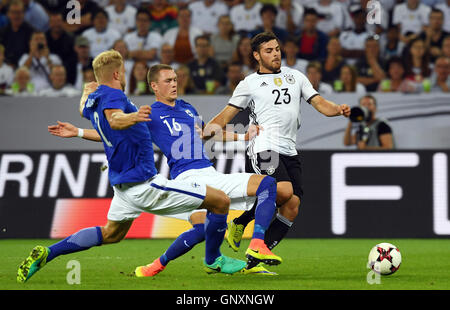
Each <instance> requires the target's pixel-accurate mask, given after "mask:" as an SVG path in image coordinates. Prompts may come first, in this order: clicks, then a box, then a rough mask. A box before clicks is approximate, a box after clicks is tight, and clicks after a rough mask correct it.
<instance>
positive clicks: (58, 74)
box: [38, 65, 81, 97]
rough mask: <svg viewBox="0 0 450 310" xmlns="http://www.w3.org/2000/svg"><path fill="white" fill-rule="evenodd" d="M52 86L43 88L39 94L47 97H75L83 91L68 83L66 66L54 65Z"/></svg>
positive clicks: (51, 73) (51, 79)
mask: <svg viewBox="0 0 450 310" xmlns="http://www.w3.org/2000/svg"><path fill="white" fill-rule="evenodd" d="M50 81H51V87H49V88H45V89H42V90H41V91H40V92H39V93H38V95H39V96H45V97H74V96H79V95H81V91H80V90H77V89H75V88H74V87H72V86H71V85H69V84H67V79H66V68H64V66H63V65H54V66H52V69H51V71H50Z"/></svg>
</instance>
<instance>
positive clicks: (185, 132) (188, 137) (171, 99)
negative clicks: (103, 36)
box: [49, 65, 281, 276]
mask: <svg viewBox="0 0 450 310" xmlns="http://www.w3.org/2000/svg"><path fill="white" fill-rule="evenodd" d="M148 81H149V83H150V86H151V87H152V89H153V90H154V92H155V95H156V100H157V101H156V102H155V103H154V104H153V105H152V106H151V108H152V114H151V117H152V121H151V122H148V123H146V124H147V126H148V127H149V129H150V132H151V134H152V137H153V141H154V142H155V144H156V145H157V146H158V147H159V148H160V149H161V151H162V152H163V153H164V155H165V156H166V157H167V159H168V165H169V167H170V175H171V178H172V179H174V180H176V181H186V182H188V181H190V180H195V181H200V182H203V183H205V184H207V185H209V186H212V187H214V188H217V189H220V190H223V191H224V192H225V193H226V194H227V195H228V196H229V197H230V198H231V205H230V209H235V210H247V209H249V208H251V207H252V204H253V203H254V201H255V197H258V203H257V207H256V211H255V229H254V233H253V236H252V241H251V243H250V246H249V248H248V249H247V252H246V254H247V256H251V257H254V258H257V259H259V260H260V261H262V262H264V263H266V264H271V265H275V264H279V263H280V262H281V258H279V257H278V256H276V255H274V254H273V253H272V252H271V251H270V250H268V249H267V247H266V245H265V244H264V235H265V230H266V229H267V227H268V226H269V224H270V221H271V219H272V217H273V215H274V212H275V200H276V191H277V188H276V186H275V184H276V183H275V179H273V178H272V177H269V176H262V175H257V174H250V173H234V174H222V173H219V172H217V171H216V170H215V169H214V168H213V167H212V162H211V161H210V160H209V158H208V156H207V155H206V153H205V150H204V147H203V144H202V140H201V137H200V135H199V133H198V132H197V131H196V129H195V127H196V126H198V127H202V125H203V122H202V121H201V120H200V119H199V115H198V113H197V111H196V110H195V108H194V107H193V106H192V105H190V104H189V103H187V102H185V101H183V100H180V99H177V82H176V74H175V72H174V70H173V69H172V68H171V67H170V66H167V65H156V66H153V67H152V68H150V70H149V73H148ZM49 130H50V132H51V133H52V134H54V135H57V136H61V137H74V136H76V135H77V132H78V129H77V128H76V127H74V126H73V125H71V124H68V123H59V124H58V125H56V126H50V127H49ZM92 131H93V130H89V129H84V133H85V136H84V138H86V139H90V140H96V141H99V137H97V138H92V136H93V135H95V132H94V133H93V134H92ZM237 138H238V135H237V134H236V133H228V132H223V133H222V139H223V140H224V141H227V140H232V141H235V140H237ZM168 216H171V217H175V218H178V219H183V220H189V221H190V222H191V224H192V225H193V228H192V229H191V230H188V231H186V232H184V233H183V234H181V235H180V236H179V237H178V238H177V239H176V240H175V242H174V243H173V244H172V245H171V246H170V247H169V249H168V250H167V251H166V252H165V253H164V254H163V255H162V256H161V257H159V258H157V259H156V260H155V261H154V262H153V263H151V264H149V265H147V266H140V267H138V268H137V269H136V274H137V275H138V276H154V275H156V274H158V273H159V272H161V271H162V270H164V268H165V266H166V265H167V264H168V262H169V261H171V260H173V259H175V258H177V257H179V256H181V255H183V254H185V253H186V252H188V251H189V250H190V249H191V248H192V247H193V246H194V245H196V244H197V243H199V242H202V241H203V240H204V223H205V220H206V219H205V210H194V211H192V212H191V211H190V212H184V213H181V214H176V215H168ZM245 273H260V274H269V275H272V274H274V273H271V272H269V271H267V269H265V268H264V267H263V266H261V265H259V266H255V267H253V268H252V270H246V271H245Z"/></svg>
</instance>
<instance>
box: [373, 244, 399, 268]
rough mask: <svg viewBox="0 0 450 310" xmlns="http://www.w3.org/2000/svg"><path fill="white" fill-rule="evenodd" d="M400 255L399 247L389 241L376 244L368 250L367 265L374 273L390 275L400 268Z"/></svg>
mask: <svg viewBox="0 0 450 310" xmlns="http://www.w3.org/2000/svg"><path fill="white" fill-rule="evenodd" d="M401 263H402V255H401V254H400V251H399V249H398V248H397V247H396V246H395V245H393V244H390V243H386V242H384V243H380V244H377V245H376V246H374V247H373V248H372V250H370V253H369V263H368V266H369V267H370V268H372V270H373V271H375V272H376V273H380V274H382V275H390V274H393V273H394V272H396V271H397V270H398V269H399V268H400V264H401Z"/></svg>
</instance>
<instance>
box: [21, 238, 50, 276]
mask: <svg viewBox="0 0 450 310" xmlns="http://www.w3.org/2000/svg"><path fill="white" fill-rule="evenodd" d="M49 252H50V250H49V249H48V248H47V247H44V246H40V245H38V246H36V247H34V248H33V250H32V251H31V253H30V255H29V256H28V257H27V258H26V259H25V260H24V261H23V262H22V264H20V266H19V269H18V270H17V282H19V283H25V282H27V280H28V279H29V278H31V277H32V276H33V274H35V273H36V271H39V270H40V269H41V268H42V267H44V266H45V264H46V263H47V257H48V253H49Z"/></svg>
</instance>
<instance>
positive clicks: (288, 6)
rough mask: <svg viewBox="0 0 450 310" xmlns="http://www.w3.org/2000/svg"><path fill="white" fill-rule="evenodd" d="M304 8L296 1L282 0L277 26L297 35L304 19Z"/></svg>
mask: <svg viewBox="0 0 450 310" xmlns="http://www.w3.org/2000/svg"><path fill="white" fill-rule="evenodd" d="M303 12H304V8H303V6H302V5H301V4H300V3H298V2H297V1H295V0H280V6H279V7H278V14H277V18H276V21H275V26H277V27H279V28H281V29H284V30H286V31H287V32H288V33H289V34H291V35H293V34H295V30H296V29H298V28H300V26H301V22H302V19H303Z"/></svg>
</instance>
